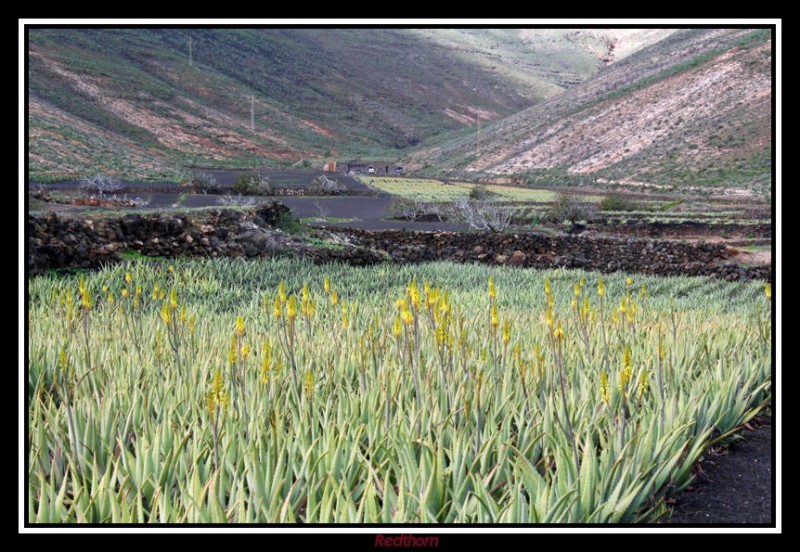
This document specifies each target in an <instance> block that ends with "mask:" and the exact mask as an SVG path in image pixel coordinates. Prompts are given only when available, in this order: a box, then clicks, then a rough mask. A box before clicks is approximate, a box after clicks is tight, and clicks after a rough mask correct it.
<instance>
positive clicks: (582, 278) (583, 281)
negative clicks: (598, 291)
mask: <svg viewBox="0 0 800 552" xmlns="http://www.w3.org/2000/svg"><path fill="white" fill-rule="evenodd" d="M578 283H579V284H580V286H581V287H583V285H584V284H585V283H586V278H584V277H583V276H581V281H580V282H578Z"/></svg>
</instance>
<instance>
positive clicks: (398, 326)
mask: <svg viewBox="0 0 800 552" xmlns="http://www.w3.org/2000/svg"><path fill="white" fill-rule="evenodd" d="M402 333H403V322H402V320H400V316H399V315H398V316H395V317H394V324H393V325H392V334H394V336H395V337H400V334H402Z"/></svg>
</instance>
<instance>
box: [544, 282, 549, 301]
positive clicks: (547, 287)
mask: <svg viewBox="0 0 800 552" xmlns="http://www.w3.org/2000/svg"><path fill="white" fill-rule="evenodd" d="M544 294H545V295H547V297H550V278H545V279H544Z"/></svg>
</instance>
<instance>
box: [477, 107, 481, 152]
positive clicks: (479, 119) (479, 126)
mask: <svg viewBox="0 0 800 552" xmlns="http://www.w3.org/2000/svg"><path fill="white" fill-rule="evenodd" d="M476 153H477V154H478V155H480V153H481V118H480V116H479V117H478V151H477V152H476Z"/></svg>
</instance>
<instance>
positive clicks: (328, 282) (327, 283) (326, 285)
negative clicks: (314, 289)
mask: <svg viewBox="0 0 800 552" xmlns="http://www.w3.org/2000/svg"><path fill="white" fill-rule="evenodd" d="M322 289H324V290H325V293H326V294H327V293H330V292H331V279H330V278H328V277H327V276H325V279H324V280H322Z"/></svg>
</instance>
